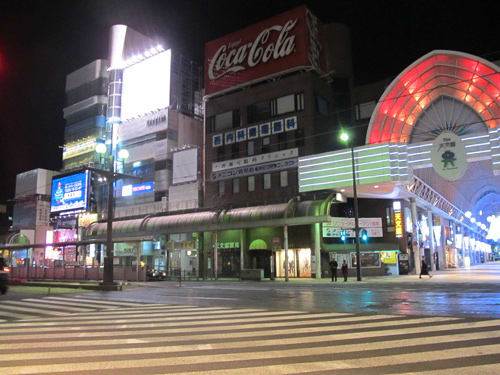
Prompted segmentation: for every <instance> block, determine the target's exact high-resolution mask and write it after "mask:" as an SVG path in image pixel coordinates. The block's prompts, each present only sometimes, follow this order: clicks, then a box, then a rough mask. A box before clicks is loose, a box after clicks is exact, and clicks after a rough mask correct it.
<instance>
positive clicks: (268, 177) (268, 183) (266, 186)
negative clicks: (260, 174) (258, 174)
mask: <svg viewBox="0 0 500 375" xmlns="http://www.w3.org/2000/svg"><path fill="white" fill-rule="evenodd" d="M264 189H266V190H267V189H271V174H270V173H265V174H264Z"/></svg>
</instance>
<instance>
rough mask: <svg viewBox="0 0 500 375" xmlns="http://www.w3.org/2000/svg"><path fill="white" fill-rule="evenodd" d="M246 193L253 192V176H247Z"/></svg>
mask: <svg viewBox="0 0 500 375" xmlns="http://www.w3.org/2000/svg"><path fill="white" fill-rule="evenodd" d="M248 191H255V176H248Z"/></svg>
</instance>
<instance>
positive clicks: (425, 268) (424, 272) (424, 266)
mask: <svg viewBox="0 0 500 375" xmlns="http://www.w3.org/2000/svg"><path fill="white" fill-rule="evenodd" d="M422 275H427V276H429V279H430V278H431V277H432V275H431V274H430V273H429V267H428V266H427V263H426V262H425V256H422V265H421V266H420V275H419V276H418V278H419V279H421V278H422Z"/></svg>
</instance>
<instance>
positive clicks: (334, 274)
mask: <svg viewBox="0 0 500 375" xmlns="http://www.w3.org/2000/svg"><path fill="white" fill-rule="evenodd" d="M338 266H339V264H338V263H337V261H336V260H335V259H332V260H331V261H330V270H331V272H332V282H334V281H335V282H336V281H337V268H338Z"/></svg>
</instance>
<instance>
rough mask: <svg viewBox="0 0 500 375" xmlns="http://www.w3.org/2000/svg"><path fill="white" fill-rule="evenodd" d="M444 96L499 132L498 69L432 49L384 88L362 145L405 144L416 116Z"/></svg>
mask: <svg viewBox="0 0 500 375" xmlns="http://www.w3.org/2000/svg"><path fill="white" fill-rule="evenodd" d="M443 95H446V96H449V97H452V98H455V99H457V100H460V101H462V102H464V103H465V104H467V105H468V106H470V107H471V108H473V109H474V110H475V111H476V112H477V113H478V114H479V116H480V117H481V119H482V120H483V121H484V123H485V124H486V126H487V127H488V128H490V129H492V128H496V127H498V125H499V123H500V74H499V69H498V67H497V66H496V65H495V64H492V63H491V62H489V61H486V60H484V59H481V58H479V57H477V56H473V55H469V54H466V53H462V52H455V51H440V50H436V51H433V52H430V53H429V54H427V55H425V56H423V57H421V58H420V59H418V60H417V61H415V62H414V63H413V64H411V65H410V66H409V67H408V68H406V69H405V70H404V71H403V72H402V73H401V74H399V76H398V77H396V79H394V81H392V83H391V84H390V85H389V86H388V87H387V89H386V90H385V92H384V94H383V95H382V97H381V98H380V100H379V102H378V104H377V106H376V107H375V111H374V112H373V114H372V117H371V119H370V124H369V126H368V132H367V134H366V143H368V144H374V143H385V142H405V143H407V142H408V140H409V139H410V136H411V132H412V130H413V127H414V125H415V123H416V122H417V119H418V117H419V115H420V114H421V113H422V111H423V110H425V109H426V108H427V107H428V106H429V105H430V104H431V103H432V102H433V101H434V100H435V99H437V98H439V97H440V96H443Z"/></svg>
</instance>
